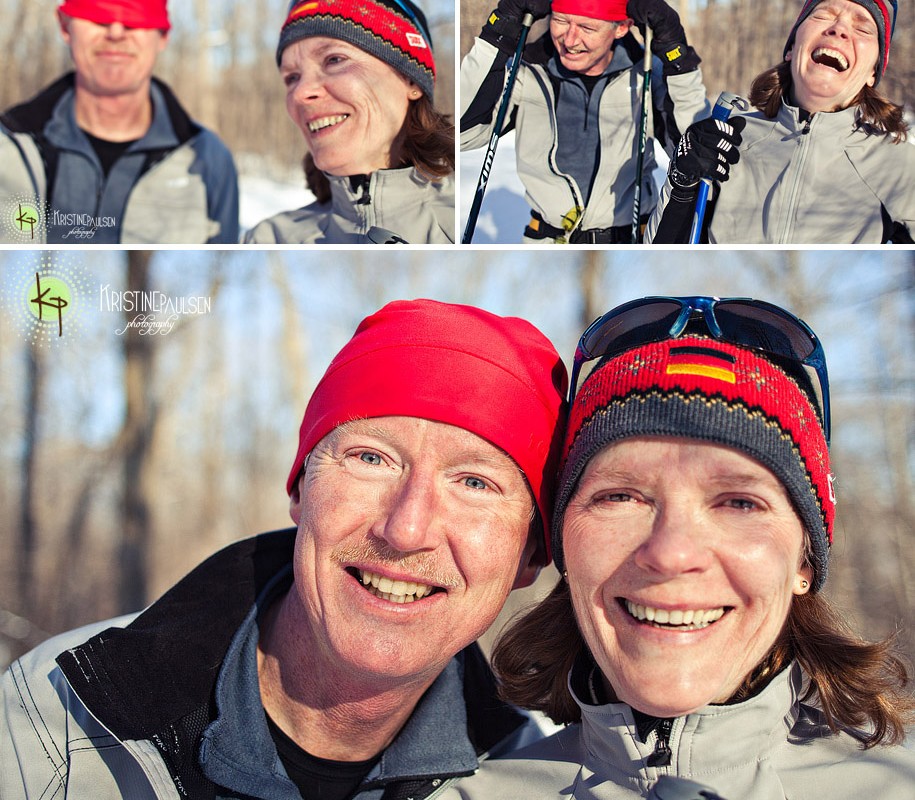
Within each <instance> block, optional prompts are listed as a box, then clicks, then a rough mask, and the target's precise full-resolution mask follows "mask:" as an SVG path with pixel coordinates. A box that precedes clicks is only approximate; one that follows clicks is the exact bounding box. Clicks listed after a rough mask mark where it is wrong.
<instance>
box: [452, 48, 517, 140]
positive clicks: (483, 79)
mask: <svg viewBox="0 0 915 800" xmlns="http://www.w3.org/2000/svg"><path fill="white" fill-rule="evenodd" d="M508 59H509V56H508V55H507V54H506V53H504V52H502V51H501V50H499V49H498V48H497V47H495V46H494V45H492V44H490V43H489V42H485V41H483V40H482V39H480V38H479V37H478V38H477V39H475V40H474V44H473V47H472V48H471V49H470V52H469V53H468V54H467V55H466V56H464V59H463V61H461V150H473V149H475V148H477V147H482V146H483V145H485V144H487V143H488V142H489V139H490V138H491V136H492V131H493V127H494V126H495V121H496V114H497V109H498V106H499V102H500V100H501V98H502V89H503V87H504V86H505V81H506V79H507V70H506V65H507V64H508ZM523 77H524V68H523V66H522V68H521V69H519V70H518V74H517V77H516V78H515V87H514V91H513V93H512V95H513V96H514V97H517V96H519V95H520V92H521V86H522V82H523ZM516 107H517V103H512V109H514V108H516ZM512 109H509V113H508V114H507V116H506V120H507V122H506V124H505V126H504V127H503V129H502V130H501V131H500V133H499V135H500V136H501V135H502V134H504V133H507V132H508V131H510V130H511V129H512V127H514V121H513V117H514V115H513V113H511V112H512Z"/></svg>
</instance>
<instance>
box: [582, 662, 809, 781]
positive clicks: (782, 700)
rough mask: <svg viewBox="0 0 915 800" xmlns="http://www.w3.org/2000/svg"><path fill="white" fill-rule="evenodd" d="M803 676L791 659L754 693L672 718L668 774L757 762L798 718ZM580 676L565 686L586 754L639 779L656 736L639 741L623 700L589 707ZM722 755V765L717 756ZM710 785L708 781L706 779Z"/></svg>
mask: <svg viewBox="0 0 915 800" xmlns="http://www.w3.org/2000/svg"><path fill="white" fill-rule="evenodd" d="M802 683H803V677H802V672H801V669H800V667H799V666H798V665H797V664H796V663H794V664H792V665H790V666H789V667H788V668H787V669H785V670H783V671H782V672H781V673H779V674H778V675H777V676H776V677H775V678H773V680H772V682H771V683H770V684H769V685H768V686H767V687H766V688H765V689H764V690H763V691H762V692H760V693H759V694H757V695H755V696H754V697H752V698H750V699H749V700H746V701H744V702H742V703H734V704H733V705H708V706H705V707H703V708H701V709H699V710H698V711H695V712H693V713H692V714H688V715H686V716H685V717H677V718H676V719H674V721H673V726H672V732H671V737H670V748H671V751H672V753H671V759H672V760H671V770H672V772H673V774H677V775H683V776H687V777H692V778H694V779H696V780H702V777H703V775H704V776H713V775H714V774H715V773H717V772H720V771H721V770H722V769H725V768H727V769H731V768H732V767H738V766H739V765H741V764H746V763H758V762H760V761H762V760H764V759H765V758H766V757H767V754H768V753H769V751H770V750H772V749H773V748H775V747H777V746H778V745H779V744H784V742H785V739H786V738H787V736H788V733H789V731H790V730H791V729H792V728H793V727H794V726H795V723H796V722H797V721H798V715H799V714H801V713H802V708H803V707H801V706H800V704H799V703H798V702H797V701H798V698H799V697H800V695H801V688H802ZM581 685H582V683H581V680H580V679H575V680H571V679H570V683H569V689H570V691H571V692H572V696H573V698H574V699H575V702H576V703H577V704H578V706H579V707H580V708H581V713H582V736H583V738H584V741H585V743H586V745H587V749H588V752H589V753H591V754H593V755H594V757H595V758H597V759H599V760H600V761H605V762H606V763H607V764H608V765H612V766H613V768H614V769H615V770H616V769H619V767H620V765H629V767H628V769H629V770H630V777H631V778H633V779H643V778H644V777H645V776H644V774H642V773H643V771H644V769H645V767H646V761H647V759H648V758H649V757H650V756H651V755H652V753H653V752H654V751H655V746H656V743H657V739H656V737H655V736H653V735H649V736H648V739H647V741H645V742H642V741H641V737H640V736H639V733H638V726H637V724H636V719H635V716H634V715H633V710H632V708H631V707H630V706H628V705H626V704H625V703H604V704H601V705H592V704H591V703H590V702H589V701H588V697H587V694H585V695H584V696H582V690H581ZM723 753H725V754H727V757H726V763H725V762H724V761H723V757H722V754H723ZM709 782H710V783H713V781H709Z"/></svg>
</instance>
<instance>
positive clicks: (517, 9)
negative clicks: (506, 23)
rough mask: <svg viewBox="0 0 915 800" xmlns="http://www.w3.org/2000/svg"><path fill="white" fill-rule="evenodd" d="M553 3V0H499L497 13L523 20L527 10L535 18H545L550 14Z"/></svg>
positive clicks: (519, 20)
mask: <svg viewBox="0 0 915 800" xmlns="http://www.w3.org/2000/svg"><path fill="white" fill-rule="evenodd" d="M551 5H552V3H551V0H499V4H498V5H497V6H496V13H497V14H498V15H499V16H501V17H508V18H510V19H516V20H518V22H521V20H522V18H523V17H524V14H525V12H528V11H529V12H530V13H531V16H533V18H534V19H543V18H544V17H546V16H549V13H550V6H551Z"/></svg>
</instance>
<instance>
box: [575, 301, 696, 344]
mask: <svg viewBox="0 0 915 800" xmlns="http://www.w3.org/2000/svg"><path fill="white" fill-rule="evenodd" d="M682 309H683V305H682V304H681V303H679V302H676V301H669V300H658V301H656V302H653V303H646V304H644V305H637V306H634V307H632V308H628V309H626V308H624V309H621V310H620V311H619V312H618V313H616V314H614V315H613V316H612V317H610V318H609V319H606V320H598V321H597V322H596V323H595V324H594V325H592V326H591V328H592V329H593V330H592V329H589V330H588V332H587V333H586V334H585V337H584V340H583V344H584V348H585V350H586V351H587V352H588V354H589V355H591V356H594V357H597V358H600V357H603V356H607V355H613V354H615V353H621V352H622V351H623V350H627V349H629V348H630V347H637V346H638V345H640V344H645V343H646V342H659V341H662V340H663V339H666V338H667V337H668V336H669V335H670V329H671V328H672V327H673V324H674V323H675V322H676V321H677V318H678V317H679V316H680V312H681V310H682Z"/></svg>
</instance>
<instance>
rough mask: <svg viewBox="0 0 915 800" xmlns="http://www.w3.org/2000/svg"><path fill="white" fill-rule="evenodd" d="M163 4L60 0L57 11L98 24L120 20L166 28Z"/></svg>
mask: <svg viewBox="0 0 915 800" xmlns="http://www.w3.org/2000/svg"><path fill="white" fill-rule="evenodd" d="M166 5H167V0H64V2H63V3H61V4H60V9H59V10H60V11H61V13H63V14H66V15H67V16H68V17H75V18H77V19H87V20H89V21H90V22H96V23H98V24H99V25H110V24H111V23H112V22H120V23H121V24H122V25H124V26H125V27H127V28H154V29H156V30H160V31H167V30H168V29H169V28H171V25H170V24H169V21H168V9H167V8H166Z"/></svg>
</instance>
